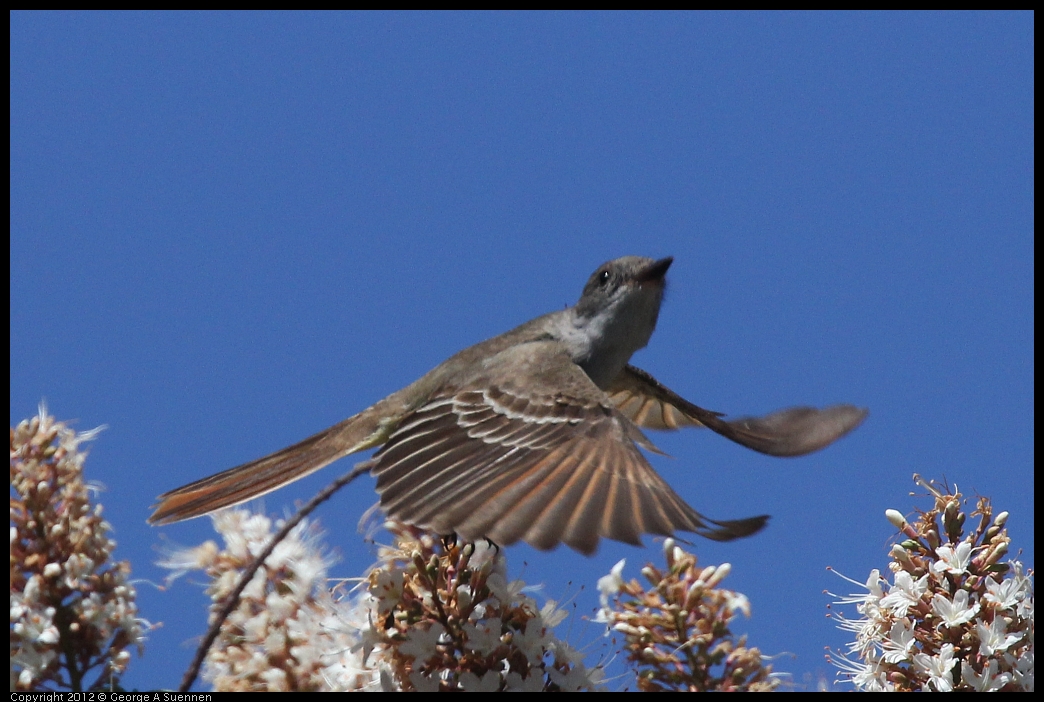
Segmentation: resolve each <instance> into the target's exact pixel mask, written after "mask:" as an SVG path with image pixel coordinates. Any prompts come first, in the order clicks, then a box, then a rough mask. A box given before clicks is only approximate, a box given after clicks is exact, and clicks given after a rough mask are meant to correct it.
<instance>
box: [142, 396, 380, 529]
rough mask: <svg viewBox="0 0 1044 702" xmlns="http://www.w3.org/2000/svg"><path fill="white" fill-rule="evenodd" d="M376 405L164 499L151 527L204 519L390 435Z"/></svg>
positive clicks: (174, 492) (164, 495)
mask: <svg viewBox="0 0 1044 702" xmlns="http://www.w3.org/2000/svg"><path fill="white" fill-rule="evenodd" d="M380 414H381V413H380V411H379V409H378V406H374V407H371V408H370V409H368V410H365V411H363V412H360V413H359V414H357V415H355V416H353V417H349V418H348V419H346V420H344V421H343V422H341V423H339V424H335V425H334V426H332V427H330V428H329V429H324V430H323V431H321V432H319V433H318V434H316V435H314V436H310V437H308V438H307V439H305V440H304V441H301V442H300V443H297V444H294V445H293V446H290V447H287V448H285V449H283V450H281V451H276V452H275V453H273V454H271V455H268V456H265V457H264V458H259V459H257V460H256V461H251V462H250V463H244V464H243V465H241V466H236V467H235V468H230V469H228V470H226V471H224V472H221V473H218V474H216V475H212V476H210V477H208V478H203V479H202V480H197V481H196V482H194V483H189V484H188V485H185V486H183V487H179V488H178V489H176V490H171V491H170V492H166V493H164V494H162V495H160V496H159V497H158V498H156V499H158V500H159V504H157V505H155V508H156V511H155V512H153V513H152V516H151V517H149V523H150V524H172V523H174V522H180V521H182V520H184V519H192V518H193V517H201V516H203V515H204V514H209V513H210V512H214V511H217V510H219V509H222V508H224V507H231V506H232V505H238V504H240V503H241V502H246V501H247V500H251V499H253V498H255V497H260V496H261V495H264V494H266V493H269V492H272V491H273V490H277V489H279V488H281V487H283V486H284V485H287V484H289V483H292V482H294V481H295V480H299V479H300V478H303V477H304V476H306V475H309V474H311V473H314V472H315V471H317V470H319V469H320V468H324V467H326V466H328V465H329V464H331V463H333V462H334V461H336V460H337V459H339V458H343V457H344V456H347V455H348V454H350V453H355V452H356V451H362V450H364V449H367V448H372V447H373V446H377V445H379V444H381V443H383V442H384V440H385V437H386V435H387V433H388V432H387V431H386V430H385V427H384V426H382V423H381V421H380V419H381V417H380Z"/></svg>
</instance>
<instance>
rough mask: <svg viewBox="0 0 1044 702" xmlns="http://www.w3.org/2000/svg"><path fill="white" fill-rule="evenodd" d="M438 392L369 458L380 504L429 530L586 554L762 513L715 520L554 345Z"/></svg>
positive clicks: (499, 361) (720, 536)
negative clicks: (661, 468) (604, 542)
mask: <svg viewBox="0 0 1044 702" xmlns="http://www.w3.org/2000/svg"><path fill="white" fill-rule="evenodd" d="M484 366H485V367H484V370H483V372H482V373H480V374H476V375H475V377H471V378H466V379H463V380H460V381H458V382H456V383H455V384H454V385H453V386H451V387H446V388H444V389H443V390H442V391H440V392H437V393H435V395H434V396H433V397H431V398H430V399H429V400H428V402H427V403H426V404H424V405H423V406H421V407H420V408H419V409H417V410H416V411H415V412H414V413H413V414H412V415H410V416H409V417H407V418H406V419H404V420H403V421H402V422H401V423H400V424H399V426H398V427H397V428H396V429H395V431H394V432H393V433H392V434H391V436H390V437H389V438H388V441H387V443H386V444H385V445H384V446H383V448H381V450H380V451H379V452H378V453H377V454H376V455H375V456H374V457H373V459H372V461H373V466H372V468H371V472H372V473H373V475H374V476H376V478H377V491H378V492H379V493H380V495H381V506H382V508H383V509H384V510H385V512H386V513H387V514H388V515H389V516H391V517H393V518H396V519H400V520H403V521H406V522H409V523H411V524H416V525H418V526H423V527H426V528H430V529H432V530H434V531H436V532H438V533H443V534H445V533H450V532H456V533H458V534H460V535H461V536H462V537H464V538H466V539H469V540H475V539H480V538H489V539H491V540H493V541H495V542H497V543H500V544H505V545H506V544H511V543H514V542H515V541H518V540H524V541H526V542H527V543H529V544H531V545H533V546H535V547H536V548H540V549H550V548H554V547H555V546H556V545H557V544H558V543H560V542H562V543H566V544H568V545H569V546H571V547H572V548H574V549H576V550H578V551H580V552H581V553H592V552H593V551H594V550H595V549H596V548H597V546H598V540H599V538H600V537H606V538H610V539H616V540H618V541H625V542H627V543H632V544H640V543H641V535H642V534H645V533H651V534H664V535H668V534H672V533H674V532H675V531H676V530H685V531H692V532H695V533H697V534H701V535H702V536H705V537H707V538H711V539H716V540H723V541H724V540H729V539H734V538H738V537H741V536H747V535H749V534H753V533H754V532H756V531H758V530H759V529H761V528H762V527H763V526H764V525H765V521H766V520H767V517H755V518H752V519H745V520H739V521H729V522H716V521H713V520H710V519H707V518H706V517H703V516H702V515H701V514H699V513H698V512H696V511H695V510H693V509H692V508H691V507H689V506H688V505H687V504H685V502H684V501H683V500H682V499H681V498H680V497H678V495H677V494H675V492H674V491H673V490H672V489H671V488H670V486H668V485H667V483H666V482H664V480H663V479H662V478H660V476H659V475H657V474H656V472H655V471H654V470H653V469H652V466H650V465H649V463H648V461H646V460H645V457H644V456H642V454H641V452H640V451H639V450H638V448H637V446H636V442H637V443H638V444H641V445H644V446H647V447H649V448H653V447H652V445H651V444H650V443H649V442H648V440H647V439H646V438H645V437H644V436H643V435H642V433H641V431H639V430H638V429H637V428H636V427H635V426H634V424H632V423H631V422H630V421H629V420H628V419H627V418H626V417H625V416H623V415H622V414H621V413H620V412H619V411H618V410H617V409H616V407H614V406H613V404H612V402H610V401H609V398H608V397H606V395H605V393H603V392H602V391H601V390H599V389H598V387H597V386H595V384H594V383H593V382H591V380H590V379H589V378H588V377H587V375H586V374H585V373H584V372H583V370H581V369H580V367H579V366H577V365H576V364H574V363H573V362H572V360H571V359H570V357H569V356H568V354H566V353H565V352H564V350H563V349H562V348H561V347H560V346H559V345H558V344H556V343H553V342H533V343H528V344H522V345H519V346H514V347H511V348H509V349H507V350H505V351H503V352H501V353H500V354H498V355H497V356H495V357H494V358H493V359H491V360H490V361H489V362H487V363H486V364H484Z"/></svg>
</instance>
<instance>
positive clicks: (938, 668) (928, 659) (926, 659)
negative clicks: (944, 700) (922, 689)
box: [914, 644, 957, 692]
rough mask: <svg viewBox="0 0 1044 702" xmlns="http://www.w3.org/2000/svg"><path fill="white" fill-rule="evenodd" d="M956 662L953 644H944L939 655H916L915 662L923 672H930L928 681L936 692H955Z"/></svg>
mask: <svg viewBox="0 0 1044 702" xmlns="http://www.w3.org/2000/svg"><path fill="white" fill-rule="evenodd" d="M956 662H957V661H956V660H954V658H953V644H943V645H942V648H940V649H939V655H937V656H929V655H928V654H926V653H918V654H917V655H916V656H914V664H915V665H916V666H917V668H918V669H919V670H920V671H921V672H923V673H927V674H928V682H929V684H931V685H932V686H933V687H934V688H935V691H936V692H953V666H954V664H955V663H956Z"/></svg>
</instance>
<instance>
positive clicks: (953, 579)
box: [830, 481, 1034, 692]
mask: <svg viewBox="0 0 1044 702" xmlns="http://www.w3.org/2000/svg"><path fill="white" fill-rule="evenodd" d="M920 484H921V485H922V486H924V487H927V488H928V489H929V491H930V492H931V493H932V494H933V495H934V496H935V498H936V506H935V508H934V509H933V510H931V511H930V512H927V513H925V514H922V515H921V518H920V519H919V520H918V522H917V523H915V524H909V523H907V521H906V519H905V518H904V517H903V516H902V515H901V514H899V513H898V512H896V511H894V510H889V511H888V512H887V516H888V518H889V520H890V521H892V523H893V524H895V525H896V526H898V527H899V529H900V531H901V533H902V535H903V536H904V537H906V539H905V540H904V541H903V542H901V543H899V544H896V545H895V546H893V547H892V552H891V553H892V558H893V561H892V563H891V564H890V568H891V570H892V571H893V573H894V579H893V582H892V583H889V582H888V581H887V580H886V579H885V578H883V577H882V576H881V573H880V571H878V570H876V569H875V570H873V571H871V573H870V577H869V578H868V579H867V581H866V584H865V585H863V587H864V588H865V589H866V591H867V592H866V594H865V595H864V594H857V595H851V596H848V597H842V598H839V599H838V601H837V603H836V604H839V605H855V608H856V611H857V612H858V613H859V615H860V618H858V619H849V618H846V617H845V616H844V615H839V614H835V615H834V617H835V619H836V620H837V621H838V627H839V628H841V629H842V630H846V631H850V632H853V633H854V634H855V641H854V642H852V643H851V644H849V645H848V647H847V651H846V652H844V653H838V654H835V655H832V656H830V659H831V660H832V662H833V663H834V664H835V665H837V666H838V667H839V668H840V669H841V674H842V675H844V676H845V677H846V678H847V681H848V682H851V683H852V684H854V685H855V686H856V688H858V689H861V690H867V691H908V690H924V691H927V690H935V691H938V692H949V691H951V690H975V691H980V692H987V691H998V690H1005V691H1014V690H1022V691H1032V690H1033V662H1034V657H1033V582H1032V577H1031V576H1032V571H1031V572H1029V573H1027V572H1025V571H1024V570H1023V566H1022V564H1021V563H1020V562H1019V561H1017V560H1008V561H1006V562H1001V560H1000V559H1001V557H1002V556H1003V555H1004V554H1005V553H1007V547H1008V537H1007V534H1006V531H1005V529H1004V528H1003V527H1004V524H1005V522H1006V521H1007V518H1008V514H1007V513H1006V512H1002V513H1001V514H999V515H997V517H996V518H992V511H991V509H990V506H989V501H988V500H985V499H984V498H982V499H980V500H979V504H978V507H977V509H976V511H975V512H973V515H972V516H979V517H981V519H980V522H979V526H978V528H977V529H976V530H975V531H974V532H973V533H971V534H969V535H967V536H964V535H963V532H962V527H963V525H964V523H965V515H964V514H963V513H962V512H960V494H959V493H956V492H955V493H954V494H947V493H945V492H943V491H941V490H940V489H938V488H937V487H936V486H935V485H933V484H930V483H925V482H923V481H921V482H920ZM937 520H941V522H942V526H941V528H940V526H939V524H938V523H937ZM940 534H943V535H944V536H945V537H946V538H947V539H948V540H949V542H948V543H945V544H944V543H941V537H940ZM857 584H858V583H857Z"/></svg>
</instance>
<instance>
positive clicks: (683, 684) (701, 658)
mask: <svg viewBox="0 0 1044 702" xmlns="http://www.w3.org/2000/svg"><path fill="white" fill-rule="evenodd" d="M664 556H665V557H666V561H667V568H666V570H660V569H659V568H656V567H655V566H653V565H652V564H649V565H646V566H645V567H644V568H642V575H643V576H644V577H645V579H646V581H647V582H648V583H649V587H645V586H642V585H641V584H639V583H638V581H637V580H632V581H630V582H625V581H624V579H623V567H624V562H623V561H620V562H619V563H617V564H616V565H615V566H613V569H612V571H611V572H610V573H609V574H608V575H606V576H604V577H603V578H601V579H600V580H599V581H598V590H599V592H600V593H601V602H602V607H601V610H600V611H599V614H598V618H597V621H601V622H605V623H607V624H609V626H610V629H611V630H613V631H617V632H619V633H621V634H623V635H624V637H625V644H624V650H625V652H626V654H627V658H628V660H629V661H630V662H631V663H632V664H633V665H634V666H635V668H636V669H637V671H638V681H637V682H638V689H639V690H642V691H645V692H664V691H687V692H702V691H711V690H715V691H722V692H726V691H735V692H740V691H751V692H753V691H771V690H774V689H776V688H777V687H778V686H779V684H780V680H779V676H778V675H777V674H775V673H773V672H772V667H771V666H769V665H767V664H765V662H764V661H763V658H762V655H761V653H760V651H758V649H756V648H748V647H747V645H746V637H739V638H736V637H734V636H733V634H732V632H731V631H730V629H729V627H730V625H731V624H732V622H733V621H734V620H735V619H736V617H737V616H738V615H739V614H744V615H746V616H747V617H749V616H750V602H749V600H748V599H747V597H746V596H745V595H743V594H741V593H737V592H732V591H731V590H726V589H724V588H721V587H719V585H720V584H721V582H722V581H723V580H724V579H725V577H726V576H728V574H729V572H731V570H732V566H731V565H729V564H728V563H723V564H721V565H720V566H707V567H705V568H699V567H697V565H696V556H694V555H692V554H691V553H687V552H686V551H685V550H683V549H682V548H681V547H679V546H677V545H675V541H674V539H667V540H666V541H665V542H664Z"/></svg>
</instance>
